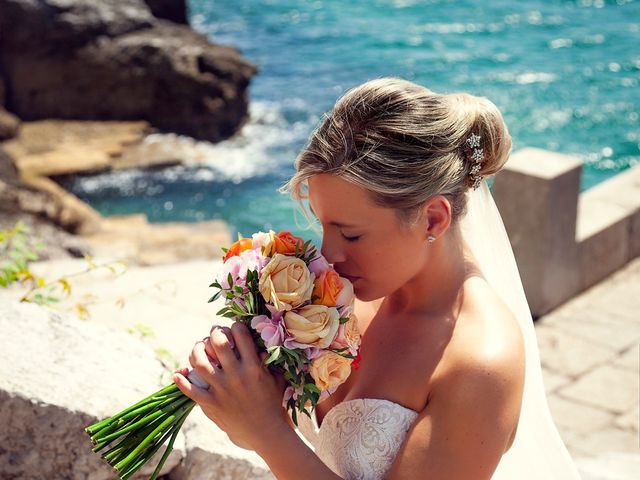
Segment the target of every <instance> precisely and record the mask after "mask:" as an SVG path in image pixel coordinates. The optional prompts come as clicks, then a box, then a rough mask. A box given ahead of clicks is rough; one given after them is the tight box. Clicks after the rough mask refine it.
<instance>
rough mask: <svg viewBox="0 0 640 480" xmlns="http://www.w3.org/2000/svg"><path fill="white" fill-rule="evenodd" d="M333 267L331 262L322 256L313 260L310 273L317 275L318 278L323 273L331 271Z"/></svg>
mask: <svg viewBox="0 0 640 480" xmlns="http://www.w3.org/2000/svg"><path fill="white" fill-rule="evenodd" d="M330 268H331V266H330V265H329V262H327V260H326V259H325V258H324V257H323V256H322V255H320V254H318V256H317V257H316V258H315V259H314V260H313V262H311V263H309V271H310V272H311V273H315V274H316V278H317V277H318V276H320V274H321V273H322V272H324V271H325V270H329V269H330Z"/></svg>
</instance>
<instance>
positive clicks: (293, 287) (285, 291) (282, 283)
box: [258, 253, 315, 311]
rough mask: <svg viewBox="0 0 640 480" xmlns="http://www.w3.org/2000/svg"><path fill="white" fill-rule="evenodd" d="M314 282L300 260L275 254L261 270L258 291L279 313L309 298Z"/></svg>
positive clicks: (313, 278) (311, 274)
mask: <svg viewBox="0 0 640 480" xmlns="http://www.w3.org/2000/svg"><path fill="white" fill-rule="evenodd" d="M314 280H315V275H314V274H313V273H311V272H310V271H309V269H308V268H307V265H306V264H305V263H304V262H303V261H302V260H300V259H299V258H297V257H289V256H286V255H281V254H279V253H276V254H275V255H274V256H273V257H272V258H271V260H270V261H269V263H268V264H267V265H266V266H265V267H264V268H263V269H262V272H261V273H260V281H259V283H258V289H259V290H260V293H261V294H262V296H263V297H264V299H265V301H266V302H267V303H272V304H273V305H274V306H275V307H276V309H278V310H279V311H283V310H291V309H292V308H296V307H298V306H300V305H302V304H303V303H304V302H306V301H308V300H309V299H310V298H311V292H312V290H313V281H314Z"/></svg>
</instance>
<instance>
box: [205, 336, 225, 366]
mask: <svg viewBox="0 0 640 480" xmlns="http://www.w3.org/2000/svg"><path fill="white" fill-rule="evenodd" d="M202 341H203V342H204V352H205V353H206V354H207V356H208V357H209V360H210V361H211V363H213V365H214V366H215V367H217V368H222V365H220V362H219V361H218V357H217V356H216V352H215V351H214V350H213V346H212V345H211V341H210V340H209V337H205V338H203V339H202Z"/></svg>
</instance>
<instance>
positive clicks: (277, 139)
mask: <svg viewBox="0 0 640 480" xmlns="http://www.w3.org/2000/svg"><path fill="white" fill-rule="evenodd" d="M304 106H305V104H304V101H303V100H301V99H288V100H287V101H286V102H283V103H281V104H277V103H275V102H260V101H254V102H253V103H251V105H250V107H249V115H250V117H249V121H248V122H247V124H246V125H245V126H244V127H243V128H242V130H241V131H240V132H239V133H238V134H236V135H235V136H234V137H232V138H230V139H229V140H225V141H223V142H220V143H216V144H212V143H209V142H204V141H197V140H194V139H193V138H190V137H184V136H180V135H176V134H154V135H150V136H149V137H147V139H146V140H145V141H146V142H149V143H152V142H162V141H164V142H167V141H170V142H174V143H175V145H176V149H175V152H176V156H177V157H178V158H180V160H181V161H182V162H183V163H184V164H185V165H187V166H200V167H202V166H205V167H207V168H208V169H209V170H210V173H206V174H205V173H203V172H204V171H206V170H205V169H200V170H199V171H200V172H201V173H200V174H199V175H201V176H211V177H212V178H211V180H214V179H215V180H229V181H232V182H234V183H240V182H242V181H244V180H247V179H249V178H252V177H256V176H262V175H265V174H268V173H271V172H273V171H274V170H278V169H280V168H281V167H282V166H283V165H286V164H292V163H293V158H294V157H295V147H296V146H297V145H299V144H301V143H302V142H303V141H304V139H306V137H307V135H308V133H309V131H310V130H311V129H312V126H313V123H314V122H315V121H317V118H315V117H314V116H312V115H308V116H306V118H303V120H298V121H288V120H287V119H286V118H285V116H284V115H283V113H282V110H283V108H289V109H292V108H293V109H300V110H302V109H304Z"/></svg>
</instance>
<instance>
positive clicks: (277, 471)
mask: <svg viewBox="0 0 640 480" xmlns="http://www.w3.org/2000/svg"><path fill="white" fill-rule="evenodd" d="M255 451H256V453H257V454H258V455H260V456H261V457H262V458H263V460H264V461H265V462H266V463H267V465H269V468H270V469H271V472H272V473H273V474H274V475H275V477H276V478H277V479H278V480H299V479H300V478H304V479H305V480H341V478H342V477H339V476H338V475H336V474H335V473H333V472H332V471H331V469H330V468H329V467H327V466H326V465H325V464H324V463H323V462H322V460H320V458H318V456H317V455H316V454H315V452H314V451H313V450H311V449H310V448H309V447H308V446H307V444H306V443H304V442H303V441H302V439H301V438H300V437H299V436H298V434H297V433H296V432H295V430H293V429H292V428H291V427H290V426H289V425H287V424H286V423H284V422H283V423H282V425H281V428H279V429H278V430H277V431H276V430H272V431H271V432H269V435H268V436H267V435H265V436H264V437H263V441H261V442H260V445H258V446H257V448H256V449H255Z"/></svg>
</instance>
